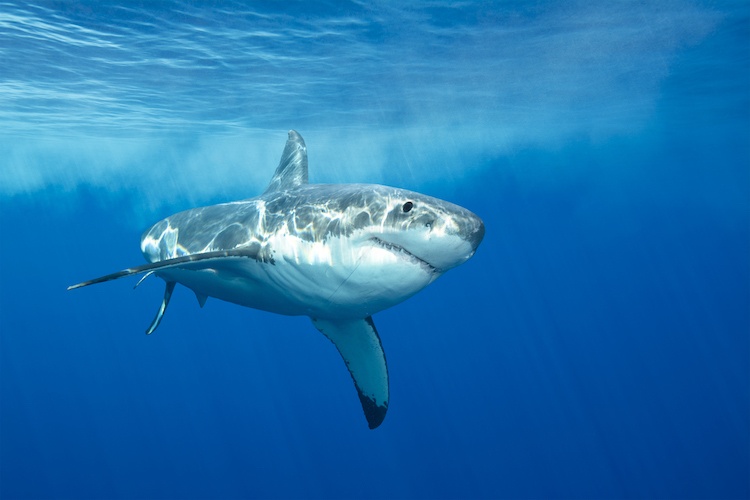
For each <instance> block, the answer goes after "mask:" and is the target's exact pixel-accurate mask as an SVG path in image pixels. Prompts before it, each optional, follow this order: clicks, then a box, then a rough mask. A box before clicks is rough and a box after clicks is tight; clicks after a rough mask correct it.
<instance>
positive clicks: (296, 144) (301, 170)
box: [263, 130, 307, 194]
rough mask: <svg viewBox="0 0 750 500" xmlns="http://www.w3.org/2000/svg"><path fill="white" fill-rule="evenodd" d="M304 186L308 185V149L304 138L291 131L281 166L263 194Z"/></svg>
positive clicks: (282, 154) (280, 162) (277, 168)
mask: <svg viewBox="0 0 750 500" xmlns="http://www.w3.org/2000/svg"><path fill="white" fill-rule="evenodd" d="M302 184H307V147H306V146H305V141H304V140H303V139H302V136H301V135H299V134H298V133H297V132H296V131H295V130H290V131H289V138H288V139H287V141H286V146H284V152H283V153H281V161H279V166H278V167H276V172H275V173H274V174H273V178H272V179H271V183H270V184H269V185H268V187H267V188H266V190H265V192H264V193H263V194H266V193H270V192H272V191H282V190H284V189H294V188H296V187H299V186H301V185H302Z"/></svg>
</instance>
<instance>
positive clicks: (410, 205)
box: [401, 201, 414, 212]
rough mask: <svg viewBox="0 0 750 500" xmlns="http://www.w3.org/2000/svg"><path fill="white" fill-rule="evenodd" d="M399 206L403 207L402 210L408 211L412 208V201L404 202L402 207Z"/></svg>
mask: <svg viewBox="0 0 750 500" xmlns="http://www.w3.org/2000/svg"><path fill="white" fill-rule="evenodd" d="M401 208H403V209H404V212H408V211H410V210H411V209H412V208H414V203H412V202H410V201H407V202H406V203H404V206H403V207H401Z"/></svg>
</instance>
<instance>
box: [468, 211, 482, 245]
mask: <svg viewBox="0 0 750 500" xmlns="http://www.w3.org/2000/svg"><path fill="white" fill-rule="evenodd" d="M467 226H468V231H467V233H466V241H468V242H469V244H470V245H471V249H472V251H474V252H476V250H477V247H479V244H480V243H481V242H482V240H483V239H484V222H482V219H480V218H479V217H477V216H476V215H474V214H472V218H471V224H468V225H467Z"/></svg>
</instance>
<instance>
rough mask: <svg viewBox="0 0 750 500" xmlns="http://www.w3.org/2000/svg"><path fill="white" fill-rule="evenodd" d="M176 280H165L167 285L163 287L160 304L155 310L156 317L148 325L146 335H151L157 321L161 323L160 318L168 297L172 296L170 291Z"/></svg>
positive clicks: (167, 302) (165, 308) (164, 310)
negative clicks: (162, 297) (162, 296)
mask: <svg viewBox="0 0 750 500" xmlns="http://www.w3.org/2000/svg"><path fill="white" fill-rule="evenodd" d="M175 284H176V282H174V281H167V287H166V288H165V289H164V299H162V301H161V306H159V310H158V311H157V312H156V317H155V318H154V320H153V321H152V322H151V326H149V327H148V330H146V335H151V334H152V333H154V330H156V329H157V328H158V326H159V323H161V319H162V318H163V317H164V313H165V312H166V310H167V306H168V305H169V299H171V298H172V292H173V291H174V286H175Z"/></svg>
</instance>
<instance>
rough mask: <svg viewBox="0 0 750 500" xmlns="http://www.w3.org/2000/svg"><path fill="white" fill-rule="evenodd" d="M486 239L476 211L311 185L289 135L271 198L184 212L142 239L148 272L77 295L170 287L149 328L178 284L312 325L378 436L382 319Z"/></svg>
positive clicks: (393, 191) (376, 188)
mask: <svg viewBox="0 0 750 500" xmlns="http://www.w3.org/2000/svg"><path fill="white" fill-rule="evenodd" d="M484 233H485V227H484V223H483V222H482V220H481V219H480V218H479V217H477V216H476V215H475V214H473V213H472V212H470V211H469V210H467V209H465V208H462V207H460V206H458V205H454V204H452V203H449V202H447V201H443V200H440V199H437V198H433V197H430V196H426V195H423V194H419V193H416V192H412V191H408V190H406V189H399V188H394V187H388V186H382V185H378V184H310V183H309V182H308V161H307V147H306V145H305V142H304V140H303V139H302V137H301V136H300V134H299V133H297V132H296V131H294V130H291V131H289V133H288V139H287V142H286V145H285V147H284V150H283V152H282V155H281V160H280V162H279V165H278V167H277V168H276V171H275V173H274V175H273V177H272V179H271V182H270V183H269V185H268V187H267V188H266V190H265V191H264V192H263V193H262V194H261V195H260V196H257V197H255V198H250V199H246V200H242V201H235V202H230V203H222V204H219V205H213V206H206V207H200V208H194V209H191V210H186V211H184V212H180V213H177V214H174V215H171V216H169V217H167V218H166V219H163V220H161V221H159V222H157V223H156V224H154V225H153V226H152V227H151V228H149V229H148V230H146V232H145V233H143V236H142V237H141V251H142V253H143V255H144V257H145V258H146V260H147V261H148V263H147V264H144V265H140V266H136V267H131V268H128V269H124V270H122V271H119V272H116V273H112V274H108V275H106V276H102V277H99V278H96V279H92V280H88V281H84V282H81V283H78V284H75V285H72V286H70V287H68V289H69V290H72V289H76V288H82V287H86V286H89V285H94V284H98V283H103V282H106V281H111V280H115V279H119V278H124V277H127V276H132V275H143V276H142V277H141V279H140V281H138V282H137V284H136V285H135V286H136V287H137V286H138V285H140V283H141V282H142V281H143V280H144V279H146V278H147V277H149V276H152V275H153V276H157V277H159V278H161V279H162V280H164V282H165V283H166V287H165V291H164V297H163V299H162V301H161V304H160V306H159V309H158V311H157V313H156V316H155V317H154V319H153V321H152V322H151V324H150V325H149V327H148V329H147V330H146V333H147V334H151V333H153V332H154V331H155V330H156V328H157V327H158V326H159V324H160V323H161V320H162V318H163V317H164V314H165V312H166V310H167V306H168V305H169V301H170V299H171V297H172V293H173V291H174V289H175V286H176V285H177V284H178V283H179V284H180V285H183V286H185V287H187V288H189V289H190V290H192V291H193V292H194V293H195V296H196V298H197V299H198V303H199V305H200V306H201V307H203V305H204V304H205V303H206V300H207V298H208V297H213V298H216V299H220V300H224V301H227V302H231V303H234V304H237V305H240V306H244V307H249V308H253V309H259V310H263V311H269V312H272V313H277V314H283V315H291V316H309V317H310V318H311V319H312V323H313V325H314V326H315V328H317V329H318V330H319V331H320V332H321V333H322V334H323V335H325V336H326V337H327V338H328V339H329V340H330V341H331V342H332V343H333V344H334V345H335V347H336V348H337V349H338V352H339V353H340V355H341V357H342V358H343V360H344V362H345V364H346V367H347V368H348V370H349V373H350V375H351V378H352V380H353V381H354V386H355V388H356V390H357V394H358V396H359V400H360V403H361V405H362V409H363V411H364V414H365V417H366V419H367V423H368V426H369V428H370V429H374V428H376V427H378V426H379V425H380V424H381V423H382V422H383V420H384V418H385V415H386V411H387V410H388V402H389V395H390V390H389V379H388V367H387V363H386V359H385V353H384V351H383V345H382V342H381V340H380V336H379V334H378V331H377V329H376V328H375V323H374V322H373V319H372V316H373V314H375V313H377V312H379V311H382V310H384V309H387V308H389V307H392V306H394V305H396V304H398V303H400V302H403V301H404V300H406V299H408V298H409V297H411V296H413V295H414V294H416V293H417V292H419V291H420V290H422V289H423V288H424V287H426V286H427V285H429V284H430V283H432V282H433V281H435V280H436V279H437V278H438V277H440V276H441V275H442V274H444V273H445V272H446V271H448V270H450V269H452V268H454V267H456V266H458V265H460V264H462V263H464V262H466V261H467V260H468V259H469V258H471V257H472V256H473V255H474V253H475V252H476V250H477V247H478V246H479V244H480V243H481V241H482V239H483V237H484Z"/></svg>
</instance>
